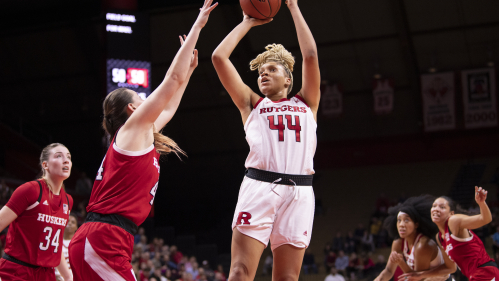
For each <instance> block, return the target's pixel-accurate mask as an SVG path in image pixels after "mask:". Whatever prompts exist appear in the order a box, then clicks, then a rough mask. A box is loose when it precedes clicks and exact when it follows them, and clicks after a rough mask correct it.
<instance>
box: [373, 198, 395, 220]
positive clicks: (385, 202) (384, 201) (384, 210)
mask: <svg viewBox="0 0 499 281" xmlns="http://www.w3.org/2000/svg"><path fill="white" fill-rule="evenodd" d="M391 205H392V204H391V202H390V199H388V197H386V195H385V193H380V194H379V197H378V199H376V210H375V212H374V215H375V216H376V217H386V216H387V215H388V208H389V207H390V206H391Z"/></svg>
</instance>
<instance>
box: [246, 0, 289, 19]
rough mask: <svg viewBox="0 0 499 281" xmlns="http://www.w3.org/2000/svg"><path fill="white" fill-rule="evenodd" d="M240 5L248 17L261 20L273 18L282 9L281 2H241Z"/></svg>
mask: <svg viewBox="0 0 499 281" xmlns="http://www.w3.org/2000/svg"><path fill="white" fill-rule="evenodd" d="M239 3H240V4H241V8H243V11H244V12H245V13H246V14H247V15H248V16H250V17H252V18H256V19H261V20H264V19H268V18H273V17H274V16H275V14H277V12H278V11H279V8H281V0H239Z"/></svg>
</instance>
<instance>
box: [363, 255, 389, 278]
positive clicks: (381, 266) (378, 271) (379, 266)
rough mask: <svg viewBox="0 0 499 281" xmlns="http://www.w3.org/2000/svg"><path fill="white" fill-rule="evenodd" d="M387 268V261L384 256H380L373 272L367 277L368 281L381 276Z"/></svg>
mask: <svg viewBox="0 0 499 281" xmlns="http://www.w3.org/2000/svg"><path fill="white" fill-rule="evenodd" d="M385 268H386V261H385V257H384V256H383V255H378V258H377V259H376V263H375V264H374V266H373V267H372V269H371V271H370V272H369V273H368V274H367V275H366V276H365V277H366V278H367V280H374V278H376V277H377V276H378V275H380V274H381V272H382V271H383V270H385Z"/></svg>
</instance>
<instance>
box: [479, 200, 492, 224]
mask: <svg viewBox="0 0 499 281" xmlns="http://www.w3.org/2000/svg"><path fill="white" fill-rule="evenodd" d="M478 206H479V207H480V215H481V216H482V221H483V223H484V225H486V224H488V223H490V222H491V221H492V213H491V212H490V209H489V206H487V203H485V202H482V203H480V204H478Z"/></svg>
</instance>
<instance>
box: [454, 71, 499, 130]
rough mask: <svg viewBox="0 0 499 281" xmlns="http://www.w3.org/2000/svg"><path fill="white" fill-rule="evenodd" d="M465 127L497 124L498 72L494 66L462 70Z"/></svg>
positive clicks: (493, 125) (471, 127)
mask: <svg viewBox="0 0 499 281" xmlns="http://www.w3.org/2000/svg"><path fill="white" fill-rule="evenodd" d="M462 82H463V105H464V127H465V128H466V129H473V128H484V127H495V126H497V104H496V96H497V93H496V74H495V70H494V69H493V68H482V69H475V70H467V71H463V72H462Z"/></svg>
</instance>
